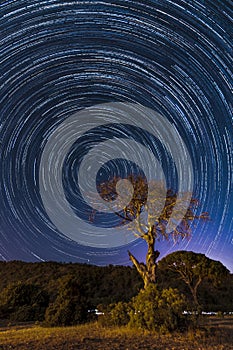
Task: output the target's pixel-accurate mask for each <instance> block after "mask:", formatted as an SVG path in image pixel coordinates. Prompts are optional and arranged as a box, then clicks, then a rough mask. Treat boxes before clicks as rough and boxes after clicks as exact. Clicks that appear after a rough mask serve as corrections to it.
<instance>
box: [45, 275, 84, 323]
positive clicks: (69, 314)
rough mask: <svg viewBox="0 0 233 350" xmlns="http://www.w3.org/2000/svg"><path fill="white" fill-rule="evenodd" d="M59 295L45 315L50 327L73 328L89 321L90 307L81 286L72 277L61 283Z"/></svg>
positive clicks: (65, 278)
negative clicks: (72, 326)
mask: <svg viewBox="0 0 233 350" xmlns="http://www.w3.org/2000/svg"><path fill="white" fill-rule="evenodd" d="M59 284H60V287H59V293H58V295H57V298H56V299H55V301H54V302H53V303H51V304H50V305H49V307H48V308H47V310H46V313H45V324H46V325H48V326H71V325H75V324H81V323H83V322H85V321H86V320H87V315H88V305H87V300H86V298H85V296H84V295H83V293H82V291H81V288H80V285H79V283H78V282H77V280H76V279H75V278H74V277H72V276H66V277H64V278H61V279H60V281H59Z"/></svg>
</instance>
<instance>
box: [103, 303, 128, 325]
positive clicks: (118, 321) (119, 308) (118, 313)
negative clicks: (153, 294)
mask: <svg viewBox="0 0 233 350" xmlns="http://www.w3.org/2000/svg"><path fill="white" fill-rule="evenodd" d="M98 310H99V311H102V312H104V314H103V315H100V316H99V318H98V322H99V323H100V324H101V325H102V326H125V325H127V324H128V323H129V320H130V316H129V314H130V310H131V303H124V302H122V301H120V302H118V303H116V304H111V305H109V306H108V307H105V308H101V307H98Z"/></svg>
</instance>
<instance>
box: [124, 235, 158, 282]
mask: <svg viewBox="0 0 233 350" xmlns="http://www.w3.org/2000/svg"><path fill="white" fill-rule="evenodd" d="M146 241H147V245H148V249H147V255H146V264H144V263H139V262H138V260H137V259H136V258H135V257H134V256H133V255H132V254H131V253H130V252H129V251H128V254H129V258H130V260H131V261H132V263H133V264H134V266H135V267H136V269H137V271H138V273H139V274H140V276H141V277H142V279H143V282H144V288H146V287H147V286H148V285H149V284H151V283H152V284H155V283H156V282H157V263H156V260H157V259H158V257H159V252H158V250H156V251H155V250H154V243H155V240H154V237H153V236H152V235H150V236H149V235H148V238H147V239H146Z"/></svg>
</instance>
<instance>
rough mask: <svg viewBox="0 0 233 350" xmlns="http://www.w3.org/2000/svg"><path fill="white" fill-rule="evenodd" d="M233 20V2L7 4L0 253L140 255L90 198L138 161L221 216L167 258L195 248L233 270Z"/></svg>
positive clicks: (89, 257) (115, 258) (100, 258)
mask: <svg viewBox="0 0 233 350" xmlns="http://www.w3.org/2000/svg"><path fill="white" fill-rule="evenodd" d="M232 17H233V6H232V2H231V1H230V0H222V1H220V0H215V1H210V0H207V1H205V0H192V1H191V0H186V1H183V0H174V1H170V0H153V1H152V0H151V1H149V0H145V1H130V0H129V1H127V0H124V1H123V0H122V1H119V0H115V1H60V0H48V1H37V0H35V1H31V0H27V1H26V0H17V1H15V0H11V1H2V2H1V4H0V72H1V76H0V86H1V90H0V101H1V102H0V157H1V158H0V170H1V172H0V198H1V202H0V259H1V260H12V259H17V260H25V261H38V260H42V261H46V260H56V261H67V262H70V261H73V262H84V263H85V262H86V263H92V264H98V265H104V264H127V263H128V255H127V249H130V250H131V251H132V253H134V254H136V255H137V256H138V257H140V258H141V259H143V258H144V256H145V252H146V247H145V245H144V242H141V241H140V240H136V239H135V237H134V236H133V235H132V233H130V232H129V231H127V230H126V228H125V227H124V226H121V225H120V223H119V222H118V221H117V219H116V218H115V217H114V214H112V213H109V212H102V210H103V208H102V205H103V203H102V204H101V203H100V204H99V205H97V204H96V203H94V200H93V198H95V199H96V198H97V197H98V193H97V191H96V183H98V181H101V179H102V178H108V177H109V176H110V174H111V175H112V174H113V175H120V176H121V177H122V178H124V177H127V175H128V174H130V172H132V171H133V172H138V173H142V174H144V175H145V176H146V177H147V178H148V181H149V180H150V178H153V177H154V176H155V174H156V178H157V179H160V180H161V179H163V180H164V179H165V181H166V183H167V185H168V186H174V187H177V188H178V190H179V189H183V190H187V191H192V194H193V196H194V197H195V198H197V199H198V200H199V208H198V212H203V211H207V212H208V213H209V216H210V218H211V220H210V221H208V222H202V223H201V222H198V223H196V225H193V226H192V237H191V238H190V239H189V240H184V241H182V242H180V243H179V244H178V245H174V244H173V242H158V243H157V246H156V249H158V250H160V251H161V257H162V256H164V255H166V254H167V253H170V252H171V251H174V250H177V249H187V250H193V251H196V252H201V253H205V254H206V255H207V256H209V257H210V258H213V259H215V260H220V261H221V262H223V263H224V264H225V265H226V266H227V267H228V268H229V269H230V270H231V271H232V272H233V219H232V211H233V190H232V187H233V186H232V183H233V120H232V105H233V97H232V90H233V89H232V66H233V60H232V53H233V50H232V40H233V24H232V20H233V18H232ZM132 169H133V170H132ZM92 193H94V197H93V198H92V200H91V202H88V201H90V198H89V197H88V196H90V194H92ZM93 206H94V209H95V210H97V214H96V219H95V220H94V221H90V220H89V216H90V215H91V212H92V209H93ZM118 226H120V227H118Z"/></svg>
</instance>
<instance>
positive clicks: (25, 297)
mask: <svg viewBox="0 0 233 350" xmlns="http://www.w3.org/2000/svg"><path fill="white" fill-rule="evenodd" d="M48 303H49V295H48V294H47V293H46V292H45V291H44V290H42V289H41V288H40V287H39V286H37V285H34V284H27V283H21V282H18V283H13V284H10V285H9V286H7V287H6V288H5V289H4V290H3V291H2V292H1V294H0V305H1V307H0V316H1V318H9V319H10V320H12V321H22V322H26V321H41V320H43V319H44V314H45V309H46V307H47V306H48Z"/></svg>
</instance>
